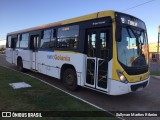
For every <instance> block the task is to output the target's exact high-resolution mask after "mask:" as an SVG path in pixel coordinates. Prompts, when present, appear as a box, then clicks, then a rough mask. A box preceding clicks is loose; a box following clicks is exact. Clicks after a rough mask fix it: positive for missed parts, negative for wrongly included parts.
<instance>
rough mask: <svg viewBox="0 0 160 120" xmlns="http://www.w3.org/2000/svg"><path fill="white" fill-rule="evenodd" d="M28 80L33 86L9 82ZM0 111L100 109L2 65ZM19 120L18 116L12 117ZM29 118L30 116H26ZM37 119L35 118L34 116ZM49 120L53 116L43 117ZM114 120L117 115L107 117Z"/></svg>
mask: <svg viewBox="0 0 160 120" xmlns="http://www.w3.org/2000/svg"><path fill="white" fill-rule="evenodd" d="M15 82H26V83H28V84H30V85H31V86H32V87H30V88H23V89H16V90H14V89H13V88H12V87H11V86H9V83H15ZM0 111H100V110H98V109H97V108H95V107H93V106H90V105H89V104H87V103H84V102H82V101H80V100H77V99H75V98H73V97H71V96H69V95H68V94H65V93H63V92H61V91H59V90H57V89H55V88H53V87H51V86H49V85H47V84H44V83H42V82H41V81H39V80H37V79H35V78H32V77H29V76H27V75H24V74H22V73H19V72H16V71H13V70H10V69H6V68H3V67H0ZM11 119H13V120H17V118H11ZM26 119H27V120H28V118H26ZM32 119H35V118H32ZM41 119H42V120H46V119H47V120H48V119H51V120H52V118H41ZM54 119H57V120H63V119H69V120H80V119H85V120H90V119H91V120H97V119H98V120H99V119H100V120H103V119H104V120H105V119H106V117H100V118H98V117H94V118H93V117H91V118H89V117H88V118H81V117H71V118H62V117H55V118H54ZM107 119H110V120H113V119H116V118H115V117H107Z"/></svg>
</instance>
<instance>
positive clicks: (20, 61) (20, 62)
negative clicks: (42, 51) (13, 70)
mask: <svg viewBox="0 0 160 120" xmlns="http://www.w3.org/2000/svg"><path fill="white" fill-rule="evenodd" d="M17 68H18V70H19V71H20V72H23V71H24V68H23V62H22V59H18V60H17Z"/></svg>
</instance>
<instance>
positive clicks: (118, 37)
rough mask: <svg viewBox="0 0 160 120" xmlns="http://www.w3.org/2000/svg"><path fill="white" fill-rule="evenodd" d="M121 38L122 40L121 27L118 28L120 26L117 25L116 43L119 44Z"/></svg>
mask: <svg viewBox="0 0 160 120" xmlns="http://www.w3.org/2000/svg"><path fill="white" fill-rule="evenodd" d="M121 38H122V27H120V25H117V27H116V41H117V42H121Z"/></svg>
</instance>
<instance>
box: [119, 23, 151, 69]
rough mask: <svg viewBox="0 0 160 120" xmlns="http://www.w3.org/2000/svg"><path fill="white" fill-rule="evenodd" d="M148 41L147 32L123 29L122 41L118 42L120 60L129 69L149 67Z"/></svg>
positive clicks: (130, 28) (128, 28) (127, 27)
mask: <svg viewBox="0 0 160 120" xmlns="http://www.w3.org/2000/svg"><path fill="white" fill-rule="evenodd" d="M147 41H148V39H147V34H146V32H145V30H143V29H134V28H132V27H131V26H130V27H129V26H126V27H122V32H121V41H120V42H117V52H118V60H119V62H120V63H122V64H123V65H125V66H127V67H143V66H146V65H148V44H147V43H148V42H147Z"/></svg>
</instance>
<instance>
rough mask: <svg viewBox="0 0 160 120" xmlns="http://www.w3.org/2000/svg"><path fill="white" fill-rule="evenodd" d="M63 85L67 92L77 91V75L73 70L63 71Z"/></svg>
mask: <svg viewBox="0 0 160 120" xmlns="http://www.w3.org/2000/svg"><path fill="white" fill-rule="evenodd" d="M63 84H64V86H65V87H66V88H67V89H68V90H71V91H75V90H77V88H78V85H77V75H76V72H75V70H73V69H71V68H68V69H66V70H65V71H64V73H63Z"/></svg>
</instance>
